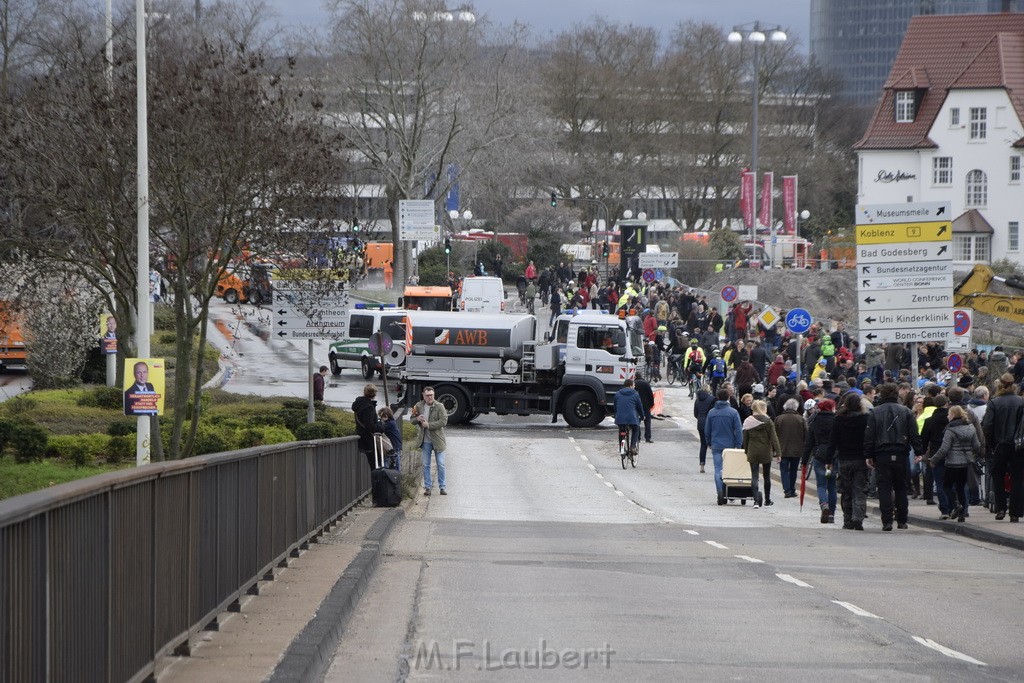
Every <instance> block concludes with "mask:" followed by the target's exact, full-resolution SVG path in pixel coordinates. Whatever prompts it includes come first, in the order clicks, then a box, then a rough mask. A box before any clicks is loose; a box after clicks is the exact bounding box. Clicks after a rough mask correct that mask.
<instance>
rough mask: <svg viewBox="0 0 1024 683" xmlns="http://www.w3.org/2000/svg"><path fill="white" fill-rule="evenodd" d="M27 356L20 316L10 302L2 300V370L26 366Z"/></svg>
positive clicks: (0, 312) (0, 311) (0, 328)
mask: <svg viewBox="0 0 1024 683" xmlns="http://www.w3.org/2000/svg"><path fill="white" fill-rule="evenodd" d="M27 358H28V353H27V351H26V349H25V337H24V336H23V335H22V332H21V319H20V316H19V315H18V313H17V311H16V310H15V309H14V308H13V307H12V306H11V305H10V304H9V303H8V302H6V301H0V370H6V369H8V368H26V367H28V366H27V363H26V360H27Z"/></svg>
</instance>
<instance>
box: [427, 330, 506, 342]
mask: <svg viewBox="0 0 1024 683" xmlns="http://www.w3.org/2000/svg"><path fill="white" fill-rule="evenodd" d="M509 341H510V335H509V332H508V330H500V329H497V330H496V329H485V328H481V327H414V328H413V329H412V343H413V344H446V345H449V346H508V344H509Z"/></svg>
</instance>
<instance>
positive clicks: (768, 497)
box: [743, 400, 782, 508]
mask: <svg viewBox="0 0 1024 683" xmlns="http://www.w3.org/2000/svg"><path fill="white" fill-rule="evenodd" d="M750 408H751V411H752V413H751V415H750V417H748V418H747V419H746V420H744V421H743V450H744V451H745V452H746V454H747V462H748V463H750V490H751V492H752V493H753V494H754V507H756V508H759V507H761V505H762V503H763V504H764V505H772V479H771V471H772V459H775V460H776V461H778V460H779V459H780V458H781V457H782V446H781V445H779V435H778V434H777V433H776V432H775V425H774V424H772V421H771V418H769V417H768V404H767V403H765V402H764V401H760V400H758V401H754V402H753V404H751V406H750ZM762 471H763V472H764V498H763V499H762V497H761V491H760V490H759V485H758V478H759V477H760V474H761V472H762Z"/></svg>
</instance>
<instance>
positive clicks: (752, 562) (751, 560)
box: [736, 555, 764, 564]
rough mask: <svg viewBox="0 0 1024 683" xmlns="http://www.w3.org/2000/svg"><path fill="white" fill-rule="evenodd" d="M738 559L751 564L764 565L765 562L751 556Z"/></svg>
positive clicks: (740, 556) (742, 556) (741, 556)
mask: <svg viewBox="0 0 1024 683" xmlns="http://www.w3.org/2000/svg"><path fill="white" fill-rule="evenodd" d="M736 557H738V558H740V559H741V560H746V561H747V562H750V563H751V564H764V560H759V559H757V558H756V557H750V556H749V555H737V556H736Z"/></svg>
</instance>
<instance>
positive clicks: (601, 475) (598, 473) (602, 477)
mask: <svg viewBox="0 0 1024 683" xmlns="http://www.w3.org/2000/svg"><path fill="white" fill-rule="evenodd" d="M594 476H595V477H597V478H598V479H604V475H603V474H601V473H600V472H594Z"/></svg>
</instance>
